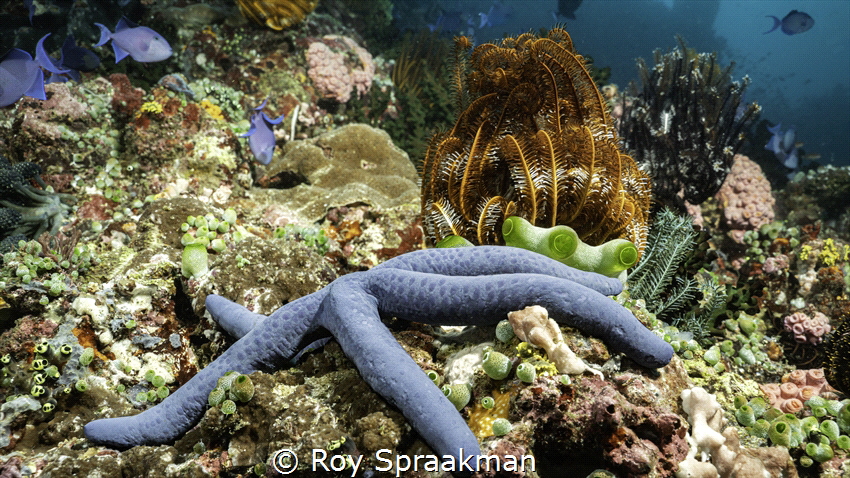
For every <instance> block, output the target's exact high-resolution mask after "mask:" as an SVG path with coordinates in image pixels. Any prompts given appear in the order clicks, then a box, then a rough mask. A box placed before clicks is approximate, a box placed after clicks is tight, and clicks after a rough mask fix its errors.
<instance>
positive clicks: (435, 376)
mask: <svg viewBox="0 0 850 478" xmlns="http://www.w3.org/2000/svg"><path fill="white" fill-rule="evenodd" d="M425 375H427V376H428V379H429V380H431V381H432V382H434V385H436V386H438V387H439V386H440V385H441V384H442V383H443V377H442V376H441V375H440V374H439V373H438V372H437V371H436V370H428V371H427V372H425Z"/></svg>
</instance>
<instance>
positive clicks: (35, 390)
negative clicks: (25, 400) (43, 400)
mask: <svg viewBox="0 0 850 478" xmlns="http://www.w3.org/2000/svg"><path fill="white" fill-rule="evenodd" d="M46 392H47V390H45V389H44V387H43V386H41V385H33V386H32V388H31V389H30V395H32V396H33V397H40V396H42V395H44V394H45V393H46Z"/></svg>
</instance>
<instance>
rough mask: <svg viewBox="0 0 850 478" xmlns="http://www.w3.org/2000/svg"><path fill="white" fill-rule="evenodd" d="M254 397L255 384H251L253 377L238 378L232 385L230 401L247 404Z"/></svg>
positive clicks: (242, 376)
mask: <svg viewBox="0 0 850 478" xmlns="http://www.w3.org/2000/svg"><path fill="white" fill-rule="evenodd" d="M253 397H254V383H253V382H251V377H249V376H247V375H239V376H238V377H236V378H235V379H234V380H233V383H231V385H230V399H231V400H234V401H239V402H242V403H245V402H247V401H248V400H251V398H253Z"/></svg>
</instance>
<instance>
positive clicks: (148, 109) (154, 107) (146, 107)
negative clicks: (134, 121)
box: [136, 101, 162, 118]
mask: <svg viewBox="0 0 850 478" xmlns="http://www.w3.org/2000/svg"><path fill="white" fill-rule="evenodd" d="M142 113H153V114H157V115H160V114H162V103H158V102H156V101H148V102H147V103H143V104H142V106H141V107H140V108H139V111H137V112H136V118H138V117H140V116H142Z"/></svg>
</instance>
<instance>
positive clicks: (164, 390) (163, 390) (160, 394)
mask: <svg viewBox="0 0 850 478" xmlns="http://www.w3.org/2000/svg"><path fill="white" fill-rule="evenodd" d="M170 393H171V391H170V390H168V387H166V386H165V385H163V386H161V387H159V388H157V389H156V396H157V398H159V399H160V400H165V398H166V397H167V396H168V395H169V394H170Z"/></svg>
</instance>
